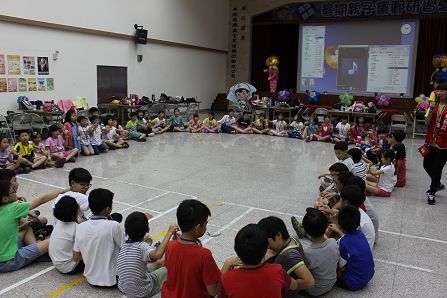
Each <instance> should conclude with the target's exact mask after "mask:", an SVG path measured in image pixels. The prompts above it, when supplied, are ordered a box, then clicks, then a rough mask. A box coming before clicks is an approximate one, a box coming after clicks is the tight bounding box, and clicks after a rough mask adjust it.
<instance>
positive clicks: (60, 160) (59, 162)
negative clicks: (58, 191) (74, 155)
mask: <svg viewBox="0 0 447 298" xmlns="http://www.w3.org/2000/svg"><path fill="white" fill-rule="evenodd" d="M66 162H67V160H66V159H65V158H58V159H56V161H55V162H54V167H56V168H62V167H63V166H64V164H65V163H66Z"/></svg>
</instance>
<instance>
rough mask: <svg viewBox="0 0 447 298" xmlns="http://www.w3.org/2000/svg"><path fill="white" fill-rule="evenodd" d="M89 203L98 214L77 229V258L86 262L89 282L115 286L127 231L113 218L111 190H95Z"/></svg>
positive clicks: (74, 253)
mask: <svg viewBox="0 0 447 298" xmlns="http://www.w3.org/2000/svg"><path fill="white" fill-rule="evenodd" d="M88 203H89V206H90V209H91V211H92V212H93V214H94V215H93V216H92V217H91V218H90V219H89V220H87V221H85V222H83V223H81V224H80V225H79V226H78V227H77V229H76V235H75V242H74V247H73V260H74V261H75V262H79V261H81V260H82V261H83V262H84V264H85V269H84V276H85V278H86V279H87V282H88V283H89V284H91V285H95V286H102V287H111V286H114V285H115V284H116V259H117V257H118V253H119V251H120V248H121V245H122V243H123V240H124V232H123V231H122V229H121V227H120V225H119V223H118V222H116V221H113V220H109V217H110V215H111V213H112V205H113V193H112V192H111V191H110V190H107V189H102V188H98V189H94V190H92V192H91V193H90V195H89V197H88Z"/></svg>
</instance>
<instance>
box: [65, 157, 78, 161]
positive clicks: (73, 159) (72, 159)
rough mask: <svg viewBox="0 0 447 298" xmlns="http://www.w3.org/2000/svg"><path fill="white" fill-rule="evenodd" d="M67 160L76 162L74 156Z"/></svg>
mask: <svg viewBox="0 0 447 298" xmlns="http://www.w3.org/2000/svg"><path fill="white" fill-rule="evenodd" d="M67 162H76V158H74V157H72V158H71V159H69V160H67Z"/></svg>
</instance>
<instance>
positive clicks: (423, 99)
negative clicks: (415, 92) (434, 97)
mask: <svg viewBox="0 0 447 298" xmlns="http://www.w3.org/2000/svg"><path fill="white" fill-rule="evenodd" d="M414 101H415V102H417V103H418V104H417V106H416V111H418V110H427V109H428V108H429V106H430V103H429V102H428V97H427V96H425V95H424V94H421V95H419V96H418V97H416V98H415V99H414Z"/></svg>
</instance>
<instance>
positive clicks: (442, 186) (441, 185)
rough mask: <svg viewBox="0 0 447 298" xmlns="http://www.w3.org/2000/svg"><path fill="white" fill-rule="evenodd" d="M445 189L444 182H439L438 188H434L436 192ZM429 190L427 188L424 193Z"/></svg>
mask: <svg viewBox="0 0 447 298" xmlns="http://www.w3.org/2000/svg"><path fill="white" fill-rule="evenodd" d="M444 189H445V185H444V184H442V183H441V184H439V186H438V189H436V192H438V191H442V190H444ZM429 192H430V189H429V190H427V191H426V192H425V193H427V194H428V193H429Z"/></svg>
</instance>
